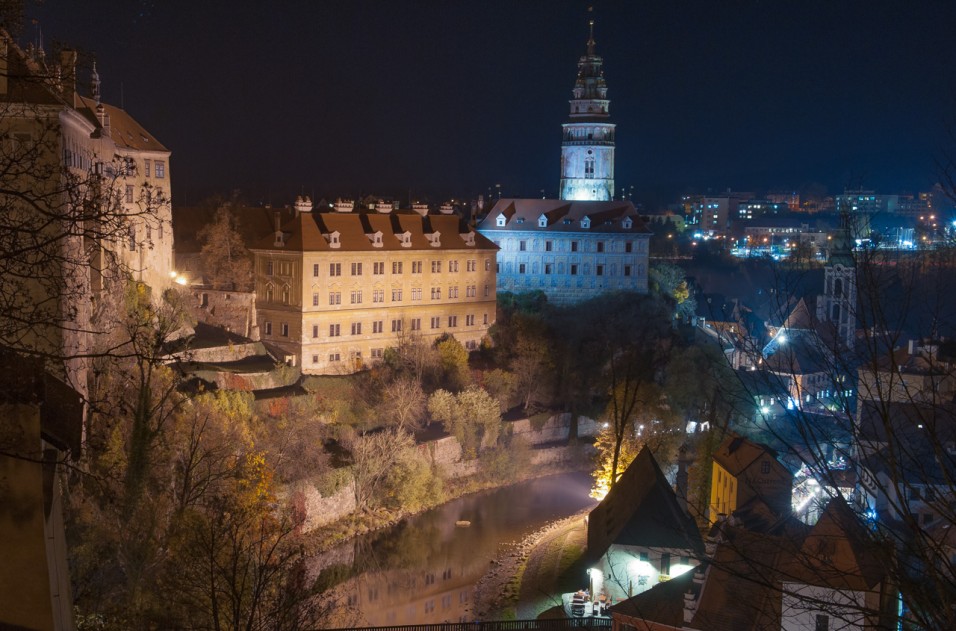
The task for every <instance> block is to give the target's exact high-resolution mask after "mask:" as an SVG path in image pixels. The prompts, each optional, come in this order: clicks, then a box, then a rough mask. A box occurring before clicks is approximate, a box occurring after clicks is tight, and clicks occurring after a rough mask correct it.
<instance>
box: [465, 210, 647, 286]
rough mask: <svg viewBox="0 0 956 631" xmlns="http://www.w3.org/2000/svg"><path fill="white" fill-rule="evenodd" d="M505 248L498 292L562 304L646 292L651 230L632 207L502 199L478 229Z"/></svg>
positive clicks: (499, 257)
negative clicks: (535, 294)
mask: <svg viewBox="0 0 956 631" xmlns="http://www.w3.org/2000/svg"><path fill="white" fill-rule="evenodd" d="M478 231H479V232H480V233H481V234H483V235H484V236H486V237H487V238H489V239H491V240H492V241H493V242H494V244H495V245H497V246H498V247H499V248H501V249H500V250H499V252H498V275H497V279H498V290H499V291H509V292H526V291H538V290H540V291H543V292H544V293H545V294H546V295H547V296H548V299H549V300H551V301H552V302H555V303H558V304H568V303H573V302H579V301H581V300H586V299H588V298H593V297H594V296H597V295H599V294H601V293H605V292H608V291H637V292H642V293H643V292H646V291H647V270H648V243H649V241H650V234H651V233H650V231H648V230H647V228H646V227H645V225H644V222H643V221H641V218H640V217H639V216H638V213H637V211H636V209H635V208H634V206H633V205H632V204H631V203H630V202H628V201H617V202H613V201H612V202H565V201H561V200H548V199H502V200H499V201H498V203H497V204H495V206H494V208H492V209H491V212H490V213H489V214H488V215H487V216H486V217H485V219H484V220H482V222H481V223H480V224H479V225H478Z"/></svg>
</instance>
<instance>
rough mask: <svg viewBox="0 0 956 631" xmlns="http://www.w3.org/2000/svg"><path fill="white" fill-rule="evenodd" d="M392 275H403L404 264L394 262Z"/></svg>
mask: <svg viewBox="0 0 956 631" xmlns="http://www.w3.org/2000/svg"><path fill="white" fill-rule="evenodd" d="M392 273H393V274H401V273H402V262H401V261H392Z"/></svg>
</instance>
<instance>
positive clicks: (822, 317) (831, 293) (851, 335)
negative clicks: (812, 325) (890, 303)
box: [817, 219, 856, 348]
mask: <svg viewBox="0 0 956 631" xmlns="http://www.w3.org/2000/svg"><path fill="white" fill-rule="evenodd" d="M823 282H824V288H823V296H821V298H822V300H821V301H820V303H819V306H818V307H817V320H819V321H820V322H829V323H830V324H831V325H832V326H833V327H834V329H835V331H834V332H835V333H836V338H837V341H839V342H840V343H841V344H844V345H845V346H846V348H853V343H854V340H855V338H856V262H855V261H854V259H853V250H852V248H851V246H850V229H849V225H848V221H847V220H846V219H844V227H843V229H842V230H841V231H840V232H839V235H838V236H837V239H836V243H835V244H834V247H833V250H832V251H831V253H830V256H829V258H828V259H827V264H826V266H825V267H824V281H823Z"/></svg>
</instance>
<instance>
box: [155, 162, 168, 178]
mask: <svg viewBox="0 0 956 631" xmlns="http://www.w3.org/2000/svg"><path fill="white" fill-rule="evenodd" d="M156 177H157V178H164V177H166V163H165V162H163V161H162V160H157V161H156Z"/></svg>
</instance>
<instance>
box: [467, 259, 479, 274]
mask: <svg viewBox="0 0 956 631" xmlns="http://www.w3.org/2000/svg"><path fill="white" fill-rule="evenodd" d="M477 269H478V261H476V260H474V259H469V260H468V262H467V263H465V271H467V272H474V271H476V270H477Z"/></svg>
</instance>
